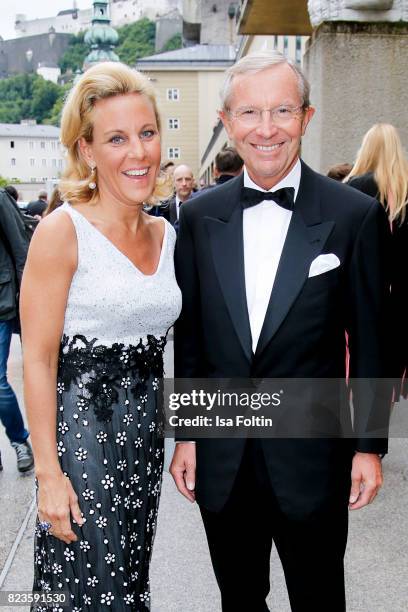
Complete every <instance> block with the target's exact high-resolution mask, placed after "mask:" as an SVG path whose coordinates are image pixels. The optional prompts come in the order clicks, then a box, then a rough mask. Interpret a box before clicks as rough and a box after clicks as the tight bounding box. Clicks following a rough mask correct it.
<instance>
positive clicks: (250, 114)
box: [228, 106, 303, 127]
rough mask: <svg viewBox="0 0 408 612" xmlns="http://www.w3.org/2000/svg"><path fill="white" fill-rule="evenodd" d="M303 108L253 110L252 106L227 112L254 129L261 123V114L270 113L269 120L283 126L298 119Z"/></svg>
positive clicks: (279, 107)
mask: <svg viewBox="0 0 408 612" xmlns="http://www.w3.org/2000/svg"><path fill="white" fill-rule="evenodd" d="M302 110H303V106H277V107H276V108H262V109H261V108H254V107H253V106H243V107H242V108H237V110H236V111H232V110H229V111H228V114H229V115H230V116H231V117H232V118H233V119H235V120H236V121H239V123H241V124H242V125H244V126H246V127H255V126H256V125H259V124H260V123H261V121H262V113H270V117H271V120H272V121H273V123H274V124H275V125H277V126H280V127H282V126H285V125H287V124H288V123H290V122H291V121H292V119H294V118H295V117H298V116H299V114H300V113H301V112H302Z"/></svg>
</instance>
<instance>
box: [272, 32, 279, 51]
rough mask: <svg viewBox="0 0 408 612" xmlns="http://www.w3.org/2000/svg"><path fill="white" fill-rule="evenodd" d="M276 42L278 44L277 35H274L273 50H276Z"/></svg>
mask: <svg viewBox="0 0 408 612" xmlns="http://www.w3.org/2000/svg"><path fill="white" fill-rule="evenodd" d="M278 42H279V38H278V35H277V34H275V36H274V37H273V48H274V49H277V48H278Z"/></svg>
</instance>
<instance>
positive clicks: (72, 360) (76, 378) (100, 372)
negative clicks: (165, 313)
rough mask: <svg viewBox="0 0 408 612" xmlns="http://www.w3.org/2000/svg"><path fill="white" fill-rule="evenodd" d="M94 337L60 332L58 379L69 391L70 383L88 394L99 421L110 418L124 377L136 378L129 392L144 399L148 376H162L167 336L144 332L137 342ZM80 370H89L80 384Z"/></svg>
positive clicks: (138, 398) (61, 385) (141, 399)
mask: <svg viewBox="0 0 408 612" xmlns="http://www.w3.org/2000/svg"><path fill="white" fill-rule="evenodd" d="M96 341H97V340H96V338H94V339H93V340H87V338H85V336H82V335H77V336H74V337H73V338H68V337H67V336H65V335H64V336H63V337H62V340H61V350H60V354H59V364H58V382H59V384H60V387H61V388H62V389H64V390H65V391H68V390H69V389H70V387H71V385H72V384H74V385H78V386H79V387H82V388H83V389H84V390H85V391H86V392H87V393H88V394H89V396H90V397H92V403H93V406H94V410H95V414H96V416H97V419H98V421H110V420H111V418H112V414H113V409H112V406H113V405H114V403H115V402H117V400H118V390H119V389H120V388H121V386H123V385H122V383H123V380H124V379H126V378H129V379H130V380H136V381H137V382H136V383H135V384H134V385H133V386H132V387H131V389H130V390H131V393H132V395H133V396H134V397H135V399H136V400H137V401H139V402H140V403H141V404H143V403H144V401H145V398H146V394H147V391H148V385H147V381H148V380H149V378H151V376H152V375H153V377H155V378H162V377H163V351H164V347H165V344H166V338H165V337H160V338H156V337H155V336H150V335H149V336H147V341H145V342H143V340H142V339H141V340H140V341H139V343H138V344H137V345H134V346H133V345H132V346H129V345H126V346H125V345H124V344H119V343H115V344H113V345H112V346H104V345H97V346H95V343H96ZM83 372H89V380H88V381H87V382H85V383H83V384H82V385H81V384H80V380H81V376H82V374H83Z"/></svg>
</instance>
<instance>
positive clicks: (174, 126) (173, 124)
mask: <svg viewBox="0 0 408 612" xmlns="http://www.w3.org/2000/svg"><path fill="white" fill-rule="evenodd" d="M179 127H180V121H179V120H178V119H169V130H178V129H179Z"/></svg>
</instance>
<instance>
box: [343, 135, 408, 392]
mask: <svg viewBox="0 0 408 612" xmlns="http://www.w3.org/2000/svg"><path fill="white" fill-rule="evenodd" d="M345 182H347V183H348V184H349V185H351V186H352V187H354V188H356V189H359V190H360V191H363V192H364V193H367V194H368V195H370V196H373V197H374V198H377V200H378V201H379V202H381V204H382V205H383V206H384V208H385V209H386V211H387V213H388V218H389V220H390V224H391V228H392V236H393V239H392V245H393V252H392V258H391V262H392V264H391V265H392V286H391V293H392V312H391V316H392V321H393V322H395V327H394V328H393V343H392V346H393V357H395V359H396V367H397V375H398V377H400V378H401V380H402V381H403V379H404V373H405V377H406V376H407V374H408V325H407V322H406V319H407V313H408V280H407V277H408V204H407V202H408V160H407V157H406V156H405V153H404V151H403V148H402V144H401V140H400V137H399V135H398V132H397V130H396V129H395V127H394V126H392V125H390V124H388V123H377V124H376V125H373V127H372V128H370V129H369V130H368V132H367V133H366V134H365V136H364V138H363V142H362V144H361V147H360V150H359V152H358V154H357V159H356V161H355V163H354V166H353V168H352V170H351V172H350V174H349V175H348V177H347V178H346V179H345ZM405 386H406V378H405ZM403 395H404V396H405V395H406V391H405V392H404V393H403ZM396 400H397V401H398V397H397V398H396Z"/></svg>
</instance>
